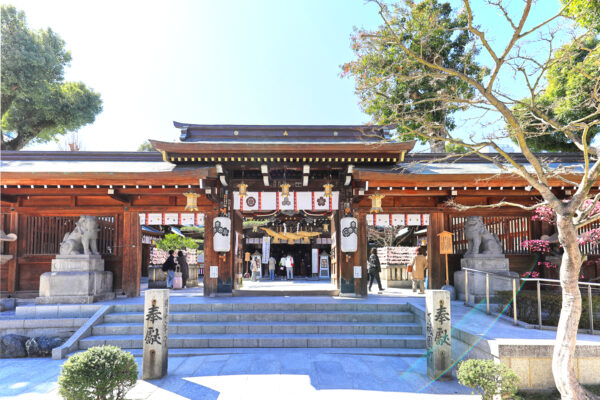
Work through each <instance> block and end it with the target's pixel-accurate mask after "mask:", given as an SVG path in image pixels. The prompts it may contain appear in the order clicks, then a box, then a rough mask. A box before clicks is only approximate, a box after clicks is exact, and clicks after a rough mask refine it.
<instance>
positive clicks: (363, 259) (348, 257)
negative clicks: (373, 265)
mask: <svg viewBox="0 0 600 400" xmlns="http://www.w3.org/2000/svg"><path fill="white" fill-rule="evenodd" d="M343 216H344V215H343V211H340V212H339V213H338V216H337V218H336V221H335V223H336V234H337V243H338V248H339V249H340V250H339V253H338V254H339V257H340V258H339V265H340V278H341V279H340V282H341V284H340V294H341V295H346V296H366V295H367V282H368V276H367V219H366V214H364V213H356V214H355V215H354V217H355V218H356V219H357V220H358V232H357V236H358V250H357V251H356V252H354V253H342V252H341V242H340V240H341V236H340V232H339V231H340V225H339V222H340V220H341V218H343ZM355 266H360V267H361V276H362V278H354V267H355Z"/></svg>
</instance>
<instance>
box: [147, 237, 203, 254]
mask: <svg viewBox="0 0 600 400" xmlns="http://www.w3.org/2000/svg"><path fill="white" fill-rule="evenodd" d="M156 247H158V248H159V249H161V250H165V251H169V250H185V249H197V248H198V247H199V246H198V243H196V241H195V240H194V239H192V238H188V237H185V236H179V235H177V234H175V233H167V234H166V235H165V237H164V238H163V239H160V240H159V241H158V242H156Z"/></svg>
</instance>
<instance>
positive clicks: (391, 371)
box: [0, 349, 479, 400]
mask: <svg viewBox="0 0 600 400" xmlns="http://www.w3.org/2000/svg"><path fill="white" fill-rule="evenodd" d="M136 361H137V362H138V365H140V369H141V358H136ZM63 362H64V360H61V361H53V360H50V359H41V358H39V359H11V360H2V361H1V362H0V398H2V399H23V400H25V399H27V400H29V399H31V400H36V399H39V400H42V399H44V400H46V399H48V400H51V399H60V396H59V395H58V389H57V384H56V381H57V378H58V375H59V373H60V367H61V365H62V364H63ZM425 364H426V363H425V360H424V359H419V358H400V357H383V356H368V355H341V354H340V355H336V354H321V353H319V352H318V351H312V350H310V349H308V350H307V349H302V350H295V349H283V350H275V351H269V352H264V351H254V352H249V353H246V354H215V355H207V356H199V357H171V358H170V359H169V375H168V376H167V377H165V378H163V379H160V380H156V381H138V384H137V385H136V386H135V387H134V389H133V390H132V391H131V392H130V393H129V394H128V396H127V398H128V399H152V400H159V399H160V400H162V399H194V400H195V399H202V400H217V399H218V400H246V399H249V400H250V399H260V400H282V399H285V400H296V399H298V400H300V399H301V400H307V399H310V400H319V399H323V400H325V399H327V400H337V399H344V400H349V399H350V400H351V399H361V400H365V399H368V400H379V399H433V398H440V399H441V398H442V397H443V398H451V399H478V398H479V397H478V396H473V395H470V390H469V389H467V388H464V387H462V386H460V385H459V384H458V383H457V381H456V380H454V381H447V382H442V381H439V382H431V381H430V380H429V379H428V378H427V376H426V374H425V367H426V365H425Z"/></svg>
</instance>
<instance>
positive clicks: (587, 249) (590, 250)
mask: <svg viewBox="0 0 600 400" xmlns="http://www.w3.org/2000/svg"><path fill="white" fill-rule="evenodd" d="M598 228H600V221H594V222H592V223H589V224H587V225H585V226H582V227H581V228H579V229H577V234H578V235H581V234H583V233H585V232H587V231H590V230H592V229H598ZM579 250H580V251H581V253H582V254H585V255H590V256H597V255H600V248H599V247H598V245H597V244H594V243H586V244H582V245H580V246H579Z"/></svg>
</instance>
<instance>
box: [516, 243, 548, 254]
mask: <svg viewBox="0 0 600 400" xmlns="http://www.w3.org/2000/svg"><path fill="white" fill-rule="evenodd" d="M521 246H523V247H526V248H528V249H529V250H530V251H533V252H540V253H549V252H550V242H548V241H547V240H525V241H524V242H521Z"/></svg>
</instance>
